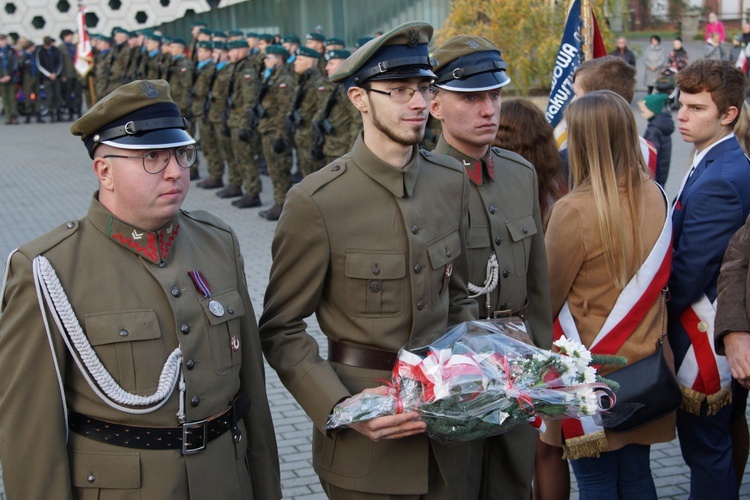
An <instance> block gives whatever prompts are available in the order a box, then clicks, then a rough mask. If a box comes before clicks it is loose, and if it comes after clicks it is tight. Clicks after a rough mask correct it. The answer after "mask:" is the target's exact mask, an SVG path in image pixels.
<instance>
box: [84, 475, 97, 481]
mask: <svg viewBox="0 0 750 500" xmlns="http://www.w3.org/2000/svg"><path fill="white" fill-rule="evenodd" d="M86 481H88V482H89V483H93V482H94V481H96V476H95V475H93V474H89V477H87V478H86Z"/></svg>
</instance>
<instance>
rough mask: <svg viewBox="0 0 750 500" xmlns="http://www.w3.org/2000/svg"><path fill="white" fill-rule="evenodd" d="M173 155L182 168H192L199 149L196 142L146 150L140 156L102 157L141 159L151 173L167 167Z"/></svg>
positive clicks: (144, 166)
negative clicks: (177, 146) (172, 147)
mask: <svg viewBox="0 0 750 500" xmlns="http://www.w3.org/2000/svg"><path fill="white" fill-rule="evenodd" d="M172 155H174V159H175V160H177V164H178V165H179V166H180V167H181V168H190V167H191V166H193V163H195V159H196V158H197V156H198V151H197V150H196V148H195V144H190V145H188V146H181V147H179V148H176V149H154V150H153V151H146V152H145V153H142V154H139V155H138V156H125V155H104V156H102V158H133V159H139V160H141V162H142V163H143V170H145V171H146V172H148V173H149V174H158V173H159V172H161V171H162V170H164V169H165V168H167V165H169V162H170V161H171V160H172Z"/></svg>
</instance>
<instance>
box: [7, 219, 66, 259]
mask: <svg viewBox="0 0 750 500" xmlns="http://www.w3.org/2000/svg"><path fill="white" fill-rule="evenodd" d="M79 227H80V221H77V220H69V221H68V222H65V223H63V224H60V225H59V226H57V227H56V228H55V229H53V230H52V231H50V232H48V233H45V234H43V235H41V236H39V237H38V238H36V239H33V240H31V241H29V242H28V243H26V244H24V245H23V246H21V247H20V248H19V249H18V250H19V251H20V252H21V253H23V254H24V255H28V256H29V258H31V259H33V258H34V257H36V256H37V255H41V254H43V253H44V252H46V251H47V250H49V249H51V248H54V247H56V246H57V245H59V244H60V243H61V242H63V241H65V240H66V239H67V238H69V237H70V236H72V235H74V234H75V233H76V232H77V231H78V228H79Z"/></svg>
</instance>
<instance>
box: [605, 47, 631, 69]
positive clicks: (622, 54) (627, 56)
mask: <svg viewBox="0 0 750 500" xmlns="http://www.w3.org/2000/svg"><path fill="white" fill-rule="evenodd" d="M609 55H611V56H615V57H619V58H620V59H622V60H623V61H625V62H626V63H628V64H630V65H631V66H633V67H635V54H633V51H632V50H630V49H629V48H627V47H625V50H623V51H620V49H619V48H617V47H615V50H613V51H612V52H610V53H609Z"/></svg>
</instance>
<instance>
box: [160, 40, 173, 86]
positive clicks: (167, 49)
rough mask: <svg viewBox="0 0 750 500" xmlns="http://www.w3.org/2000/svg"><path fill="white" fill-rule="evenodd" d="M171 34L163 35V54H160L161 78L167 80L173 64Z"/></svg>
mask: <svg viewBox="0 0 750 500" xmlns="http://www.w3.org/2000/svg"><path fill="white" fill-rule="evenodd" d="M173 40H174V39H173V38H172V37H169V36H162V37H161V54H159V79H161V80H166V79H167V76H168V73H169V67H170V66H171V65H172V41H173Z"/></svg>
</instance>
